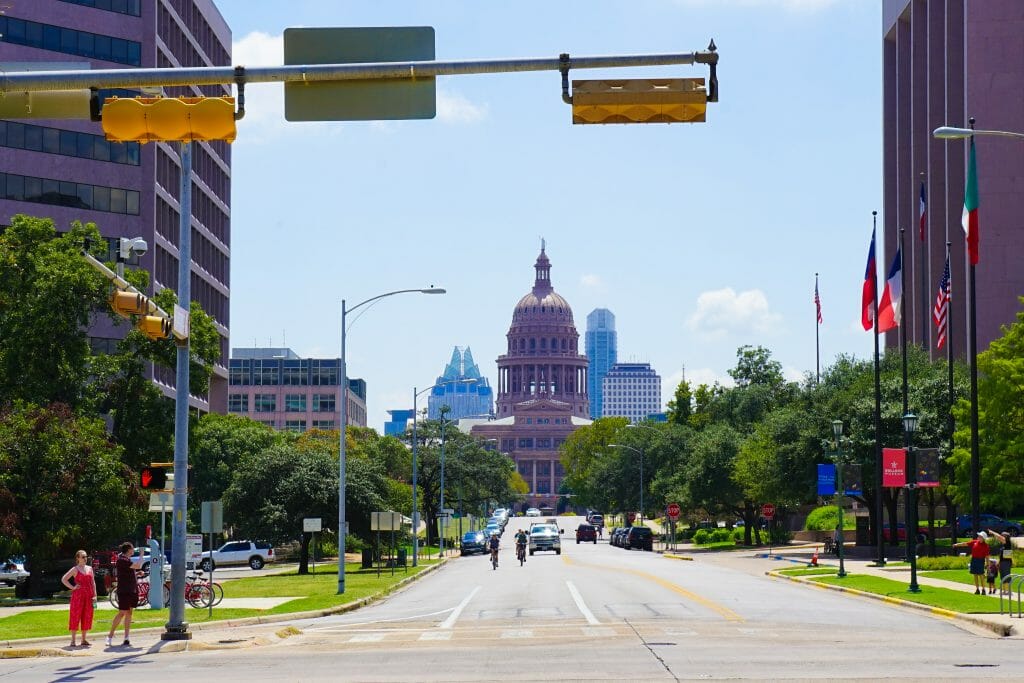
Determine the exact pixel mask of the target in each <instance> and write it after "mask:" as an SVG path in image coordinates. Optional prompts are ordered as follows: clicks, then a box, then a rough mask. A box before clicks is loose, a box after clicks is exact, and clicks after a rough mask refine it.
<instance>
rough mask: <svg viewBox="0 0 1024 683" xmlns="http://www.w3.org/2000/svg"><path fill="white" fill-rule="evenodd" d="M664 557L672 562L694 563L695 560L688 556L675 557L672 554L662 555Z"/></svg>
mask: <svg viewBox="0 0 1024 683" xmlns="http://www.w3.org/2000/svg"><path fill="white" fill-rule="evenodd" d="M661 556H662V557H667V558H668V559H670V560H686V561H687V562H693V558H692V557H689V556H688V555H673V554H672V553H662V554H661Z"/></svg>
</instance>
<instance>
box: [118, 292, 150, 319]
mask: <svg viewBox="0 0 1024 683" xmlns="http://www.w3.org/2000/svg"><path fill="white" fill-rule="evenodd" d="M110 306H111V308H113V309H114V312H115V313H117V314H118V315H123V316H124V317H126V318H127V317H129V316H133V315H146V314H147V313H149V302H148V301H147V299H146V297H144V296H142V295H141V294H139V293H138V292H126V291H124V290H121V289H117V290H114V293H113V294H112V295H111V296H110Z"/></svg>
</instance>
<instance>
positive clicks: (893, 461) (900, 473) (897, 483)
mask: <svg viewBox="0 0 1024 683" xmlns="http://www.w3.org/2000/svg"><path fill="white" fill-rule="evenodd" d="M906 484H907V451H906V449H904V448H883V449H882V486H884V487H886V488H902V487H903V486H906Z"/></svg>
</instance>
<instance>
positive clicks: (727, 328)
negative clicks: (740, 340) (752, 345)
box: [687, 287, 782, 339]
mask: <svg viewBox="0 0 1024 683" xmlns="http://www.w3.org/2000/svg"><path fill="white" fill-rule="evenodd" d="M781 320H782V316H780V315H779V314H777V313H772V312H771V310H769V307H768V299H767V297H765V295H764V292H762V291H761V290H759V289H751V290H748V291H746V292H740V293H739V294H737V293H736V291H735V290H734V289H733V288H732V287H726V288H724V289H716V290H713V291H709V292H702V293H701V294H700V296H698V297H697V311H696V312H695V313H694V314H693V315H691V316H690V318H689V320H687V325H688V326H689V328H690V329H691V330H693V331H694V332H697V333H699V334H701V335H703V336H705V337H707V338H709V339H722V338H724V337H726V336H727V335H729V334H730V333H748V332H757V333H761V334H764V333H768V332H772V331H774V330H776V329H777V328H778V325H779V322H780V321H781Z"/></svg>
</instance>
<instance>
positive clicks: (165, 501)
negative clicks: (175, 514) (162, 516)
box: [149, 491, 174, 512]
mask: <svg viewBox="0 0 1024 683" xmlns="http://www.w3.org/2000/svg"><path fill="white" fill-rule="evenodd" d="M173 507H174V494H173V493H171V492H170V491H156V492H154V493H151V494H149V511H150V512H170V511H171V508H173Z"/></svg>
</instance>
